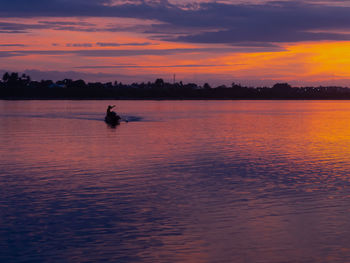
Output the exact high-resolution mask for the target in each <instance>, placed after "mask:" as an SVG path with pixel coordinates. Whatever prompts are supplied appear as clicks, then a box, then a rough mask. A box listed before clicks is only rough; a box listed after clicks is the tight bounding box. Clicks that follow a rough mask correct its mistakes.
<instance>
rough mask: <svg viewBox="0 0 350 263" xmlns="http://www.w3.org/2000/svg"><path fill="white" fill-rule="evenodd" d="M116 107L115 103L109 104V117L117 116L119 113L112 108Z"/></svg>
mask: <svg viewBox="0 0 350 263" xmlns="http://www.w3.org/2000/svg"><path fill="white" fill-rule="evenodd" d="M114 107H115V105H113V106H111V105H108V108H107V116H108V117H115V116H116V115H117V114H116V113H115V112H114V111H111V109H113V108H114Z"/></svg>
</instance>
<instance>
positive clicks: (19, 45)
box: [0, 44, 27, 47]
mask: <svg viewBox="0 0 350 263" xmlns="http://www.w3.org/2000/svg"><path fill="white" fill-rule="evenodd" d="M26 46H27V45H24V44H0V47H26Z"/></svg>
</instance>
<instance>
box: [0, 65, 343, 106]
mask: <svg viewBox="0 0 350 263" xmlns="http://www.w3.org/2000/svg"><path fill="white" fill-rule="evenodd" d="M0 99H2V100H350V89H349V88H347V87H339V86H326V87H324V86H319V87H292V86H291V85H289V84H288V83H276V84H275V85H273V86H272V87H247V86H242V85H240V84H236V83H234V82H233V83H232V84H231V86H225V85H220V86H217V87H211V86H210V85H209V84H208V83H205V84H204V85H203V86H200V85H197V84H195V83H187V84H186V83H182V82H181V81H180V82H174V83H168V82H164V80H163V79H156V80H155V81H154V82H147V83H144V82H142V83H133V84H123V83H121V82H117V81H115V82H114V83H112V82H107V83H101V82H93V83H91V82H89V83H86V82H85V81H84V80H71V79H64V80H60V81H56V82H54V81H52V80H42V81H40V82H39V81H32V80H31V78H30V76H27V75H25V74H23V75H22V76H19V74H18V73H15V72H14V73H5V74H4V76H3V77H2V81H0Z"/></svg>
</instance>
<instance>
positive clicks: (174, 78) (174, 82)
mask: <svg viewBox="0 0 350 263" xmlns="http://www.w3.org/2000/svg"><path fill="white" fill-rule="evenodd" d="M175 77H176V75H175V74H174V79H173V84H175Z"/></svg>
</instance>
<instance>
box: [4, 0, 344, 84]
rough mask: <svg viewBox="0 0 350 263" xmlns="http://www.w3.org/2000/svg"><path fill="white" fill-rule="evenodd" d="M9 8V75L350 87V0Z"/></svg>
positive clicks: (104, 1)
mask: <svg viewBox="0 0 350 263" xmlns="http://www.w3.org/2000/svg"><path fill="white" fill-rule="evenodd" d="M5 2H7V4H6V3H5V8H4V10H3V11H0V34H1V35H2V37H1V39H0V57H1V63H0V72H4V71H16V72H26V73H28V74H31V75H32V76H33V78H34V79H38V78H41V79H47V78H51V79H60V78H62V77H63V76H67V77H69V78H73V79H79V78H82V79H85V80H87V81H114V80H117V81H122V82H124V83H131V82H142V81H153V80H154V79H155V78H158V77H161V78H163V79H164V80H166V81H169V80H171V79H172V77H173V74H176V76H177V80H178V81H180V80H182V81H185V82H197V83H199V84H203V83H204V82H208V83H210V84H214V85H215V84H229V83H231V82H238V83H242V84H245V85H255V86H259V85H260V86H262V85H271V84H273V83H275V82H281V81H282V82H289V83H291V84H293V85H308V84H314V85H315V84H316V85H342V86H350V85H349V84H350V77H349V76H350V67H348V66H349V65H350V55H349V52H348V51H349V50H350V34H349V33H348V32H349V30H350V28H349V26H348V24H349V23H347V22H350V21H348V20H350V18H349V19H348V18H346V14H347V11H349V10H348V9H349V7H347V5H346V1H339V2H338V4H337V5H336V4H335V3H333V4H329V3H327V2H322V3H321V2H319V3H314V2H312V1H284V2H264V4H262V3H261V2H260V4H257V3H254V2H249V3H246V4H242V2H241V1H219V2H213V1H197V2H196V3H194V2H192V3H190V4H188V3H187V4H185V3H186V2H184V1H170V2H168V1H140V2H138V1H108V0H99V1H93V0H90V1H80V0H76V1H71V2H72V3H71V4H70V3H68V2H65V1H62V0H53V1H49V2H47V1H46V2H47V6H45V7H43V8H38V7H39V6H40V4H42V3H41V1H40V0H38V1H35V2H33V6H30V7H28V6H25V5H26V4H25V2H24V1H22V0H17V1H5ZM21 4H22V5H24V6H21ZM59 4H61V5H62V6H63V7H62V8H61V9H60V5H59ZM19 17H20V18H19ZM331 17H334V19H331ZM324 19H327V21H323V20H324Z"/></svg>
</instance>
